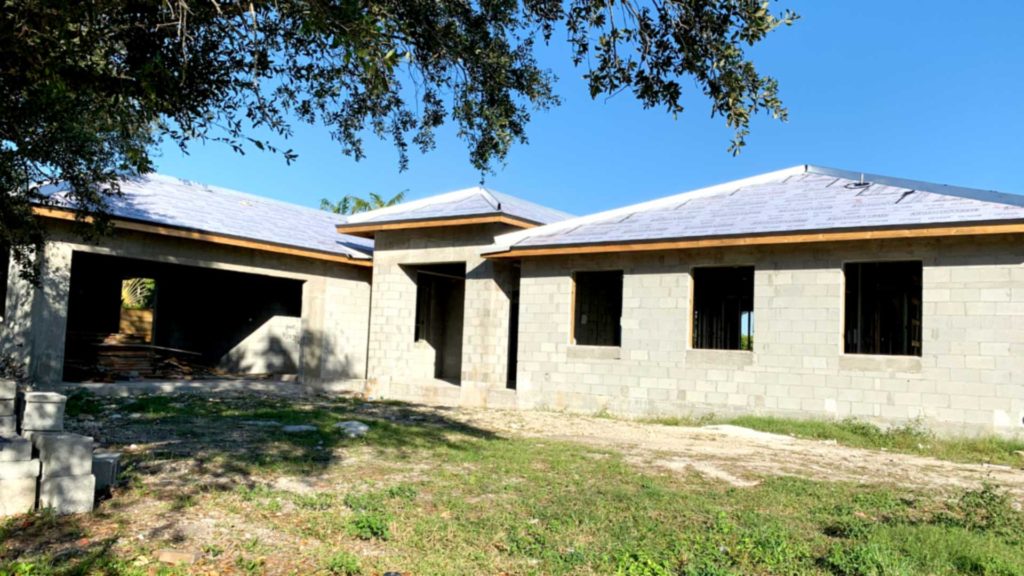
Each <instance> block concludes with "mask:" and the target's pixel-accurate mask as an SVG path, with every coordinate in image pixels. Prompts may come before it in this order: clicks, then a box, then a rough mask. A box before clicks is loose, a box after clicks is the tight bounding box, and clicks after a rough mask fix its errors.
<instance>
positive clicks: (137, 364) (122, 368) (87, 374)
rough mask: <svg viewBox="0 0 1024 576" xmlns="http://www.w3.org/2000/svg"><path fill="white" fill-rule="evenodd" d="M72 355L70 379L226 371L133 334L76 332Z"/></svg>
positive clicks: (196, 375) (174, 376) (214, 374)
mask: <svg viewBox="0 0 1024 576" xmlns="http://www.w3.org/2000/svg"><path fill="white" fill-rule="evenodd" d="M74 340H75V342H76V344H75V346H74V347H73V349H74V354H69V356H68V359H67V364H66V370H65V371H66V372H68V373H70V378H69V379H76V380H81V381H98V382H113V381H115V380H135V379H140V378H158V379H167V380H191V379H201V378H218V377H222V376H223V375H224V374H223V373H222V372H220V371H218V370H216V369H214V368H212V367H211V366H208V365H207V364H206V363H205V362H204V360H203V357H202V354H200V353H198V352H192V351H189V350H180V349H177V348H168V347H166V346H155V345H153V344H149V343H147V342H146V341H145V340H144V339H143V338H141V337H139V336H137V335H133V334H99V335H97V334H93V335H81V334H79V335H75V336H74Z"/></svg>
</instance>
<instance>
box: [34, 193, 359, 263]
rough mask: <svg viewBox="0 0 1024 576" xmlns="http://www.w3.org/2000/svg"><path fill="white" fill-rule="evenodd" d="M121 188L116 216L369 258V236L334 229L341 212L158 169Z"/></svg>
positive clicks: (115, 201) (113, 209) (114, 200)
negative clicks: (221, 186) (294, 202)
mask: <svg viewBox="0 0 1024 576" xmlns="http://www.w3.org/2000/svg"><path fill="white" fill-rule="evenodd" d="M44 192H45V190H44ZM50 192H51V193H52V195H53V197H54V198H55V199H56V200H57V201H58V205H60V204H65V205H66V203H62V202H61V201H60V197H61V193H60V192H59V191H58V190H57V189H56V188H53V189H51V190H50ZM121 192H122V193H123V196H120V197H112V198H110V199H109V205H110V212H111V214H112V215H113V216H115V217H118V218H124V219H130V220H137V221H141V222H149V223H153V224H161V225H166V226H174V227H178V228H186V229H190V230H197V231H201V232H208V233H214V234H221V235H226V236H233V237H236V238H246V239H250V240H259V241H263V242H269V243H273V244H279V245H282V246H290V247H295V248H303V249H308V250H316V251H320V252H328V253H332V254H340V255H344V256H349V257H351V258H355V259H369V258H370V257H371V254H372V253H373V242H372V241H370V240H367V239H365V238H357V237H355V236H348V235H343V234H339V233H338V231H337V229H336V227H337V226H338V224H341V223H342V222H344V221H345V218H344V217H343V216H341V215H338V214H332V213H330V212H325V211H323V210H316V209H314V208H307V207H304V206H298V205H296V204H289V203H287V202H280V201H277V200H271V199H269V198H264V197H261V196H254V195H252V194H246V193H244V192H238V191H237V190H230V189H227V188H219V187H216V186H208V185H206V184H199V183H196V182H190V181H187V180H181V179H178V178H173V177H171V176H163V175H160V174H147V175H145V176H140V177H137V178H130V179H126V180H124V181H122V182H121Z"/></svg>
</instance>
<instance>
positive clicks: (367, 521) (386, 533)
mask: <svg viewBox="0 0 1024 576" xmlns="http://www.w3.org/2000/svg"><path fill="white" fill-rule="evenodd" d="M390 523H391V516H390V515H389V514H388V513H386V512H378V511H373V512H356V513H355V515H353V516H352V518H350V519H349V521H348V533H349V535H351V536H354V537H356V538H359V539H360V540H373V539H375V538H376V539H377V540H387V539H388V538H390V537H391V530H390V528H389V526H388V525H389V524H390Z"/></svg>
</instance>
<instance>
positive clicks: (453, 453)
mask: <svg viewBox="0 0 1024 576" xmlns="http://www.w3.org/2000/svg"><path fill="white" fill-rule="evenodd" d="M93 390H94V391H96V392H103V393H110V394H112V395H121V394H118V392H119V391H118V390H117V389H116V388H109V389H107V388H93ZM122 391H123V390H122ZM146 391H147V392H150V393H155V395H151V396H145V397H134V398H133V397H121V398H118V399H116V400H115V399H98V400H97V399H87V401H86V403H87V404H90V406H87V408H88V410H87V411H82V412H81V413H80V414H78V415H77V416H73V417H69V418H68V419H67V425H68V427H69V429H71V430H74V431H76V432H81V433H85V434H89V435H92V436H94V437H95V438H96V439H97V441H98V442H100V443H101V444H102V445H103V446H104V447H106V448H109V449H114V450H118V451H121V452H123V453H124V454H125V460H126V463H127V469H126V472H125V475H124V478H123V480H124V483H123V485H122V486H120V487H118V488H117V489H115V491H114V494H113V498H111V499H110V500H107V501H105V502H102V503H101V505H100V506H99V508H98V509H97V511H96V513H94V514H92V515H82V516H75V517H69V518H59V519H53V518H51V519H47V518H46V517H45V516H39V517H34V518H33V517H25V518H24V519H21V520H19V521H18V522H17V523H15V524H8V526H7V527H6V528H2V529H0V574H3V573H4V570H3V563H4V562H5V561H6V562H10V561H24V562H29V563H31V562H37V559H39V558H50V560H47V562H50V563H52V564H53V570H52V571H47V572H24V573H26V574H37V573H38V574H41V575H50V574H65V573H67V574H70V573H83V574H85V573H91V572H88V571H83V570H80V568H81V566H83V565H84V564H85V563H87V562H91V561H92V560H90V558H91V556H90V555H96V557H97V558H98V559H99V560H97V561H104V562H115V563H118V564H117V566H119V568H118V569H117V570H108V571H106V572H96V573H105V574H109V575H116V576H136V575H142V574H146V575H152V574H165V573H166V566H164V565H162V564H161V563H160V561H159V560H158V558H159V556H160V550H162V549H172V550H176V551H183V552H187V553H189V554H195V555H196V556H197V557H199V558H200V560H199V561H198V563H197V564H196V565H193V566H189V567H187V568H184V569H182V570H180V571H176V572H173V573H175V574H181V573H189V574H218V575H224V574H265V575H268V576H269V575H277V574H282V575H285V574H311V573H334V574H345V573H346V572H345V571H344V570H341V569H340V568H337V567H335V569H329V567H327V566H326V565H325V562H326V559H329V558H330V557H331V555H332V554H335V553H337V552H338V551H346V552H347V553H351V554H354V555H355V556H356V557H358V558H360V559H361V562H362V563H363V565H364V567H366V569H365V570H364V571H363V572H362V573H363V574H368V575H369V574H382V573H384V572H385V571H387V570H388V569H391V567H399V568H403V569H407V570H412V571H411V572H408V571H407V572H402V573H403V574H405V573H408V574H416V573H419V574H449V573H464V574H470V573H485V572H486V571H484V572H481V567H491V566H502V567H503V568H507V570H505V572H507V573H509V574H532V573H538V574H539V573H574V574H575V573H579V574H601V573H609V571H610V570H608V569H607V568H608V566H607V562H606V563H605V564H601V562H604V561H605V560H602V559H604V558H606V557H607V555H608V554H609V553H610V552H609V551H610V550H613V548H614V549H616V550H617V548H615V546H618V545H619V544H618V543H619V542H620V540H621V539H622V538H634V539H636V542H640V541H641V540H642V539H643V538H646V537H651V534H655V535H656V537H653V538H654V539H655V540H656V539H657V538H659V537H661V535H663V534H672V535H678V534H679V532H680V529H679V528H678V527H679V526H684V525H685V526H690V527H691V528H693V529H694V530H696V531H697V532H700V533H701V534H703V532H701V531H702V530H704V528H702V526H703V525H702V524H699V522H698V523H697V524H694V522H695V521H696V520H695V518H698V519H699V518H701V515H702V514H704V512H701V510H703V509H702V508H700V501H701V499H702V498H703V499H710V500H705V503H706V506H708V507H709V508H708V509H714V510H719V511H720V510H721V509H722V508H730V507H735V506H739V507H741V508H742V507H743V506H750V507H752V508H751V510H754V511H755V512H756V514H769V513H768V512H764V511H763V510H762V508H763V507H765V506H776V507H777V509H776V510H774V512H772V513H774V514H776V515H777V516H776V517H775V519H774V520H773V521H776V522H778V523H780V524H779V525H782V526H791V525H792V522H793V520H792V519H789V518H788V515H790V514H792V512H793V508H792V506H789V504H779V503H777V502H776V503H775V504H772V503H771V498H772V496H771V495H773V494H774V495H775V497H780V498H781V497H783V496H780V494H783V495H784V498H786V499H787V500H786V502H789V501H790V500H791V499H793V498H799V497H802V498H804V500H802V501H801V503H800V504H799V505H798V507H799V510H801V511H802V510H804V507H806V506H807V505H808V504H809V503H810V501H815V502H817V501H818V500H826V501H827V500H829V499H833V504H834V505H835V506H838V505H839V504H842V503H843V502H847V501H848V500H849V499H850V498H852V497H853V496H851V494H852V492H851V491H859V490H861V488H859V487H850V486H851V485H844V486H845V487H840V488H836V489H837V490H839V491H840V492H837V493H832V492H829V491H830V490H832V488H831V487H830V486H831V483H828V482H826V483H808V484H807V485H809V486H814V487H815V488H814V489H815V490H819V491H820V495H819V496H814V495H810V496H808V495H806V494H804V493H803V489H800V490H798V491H797V492H799V494H800V496H794V495H792V494H788V493H786V492H785V491H786V488H785V486H786V485H793V484H787V482H797V484H796V485H799V486H802V485H801V484H799V482H801V481H791V480H789V479H781V480H773V479H772V477H773V476H774V477H779V476H794V477H799V478H806V479H810V480H826V481H830V480H831V481H852V482H854V483H858V484H860V483H863V484H868V485H886V486H885V487H884V488H880V489H879V491H880V492H885V493H888V491H889V488H888V487H889V486H894V487H897V486H902V487H906V488H908V490H894V491H893V493H899V494H902V495H904V496H906V495H907V494H909V493H911V492H915V493H927V494H928V496H927V497H928V498H931V497H932V496H936V497H937V498H939V499H944V500H946V501H953V500H955V499H956V497H957V494H958V493H962V492H963V489H964V488H972V489H973V488H977V487H979V486H981V485H982V483H983V482H984V481H986V480H987V481H989V482H991V483H993V484H996V485H998V486H999V487H1001V488H1002V489H1005V490H1008V491H1009V492H1010V496H1011V498H1012V499H1013V500H1014V502H1013V507H1014V509H1015V510H1018V511H1019V510H1020V507H1021V505H1022V504H1024V470H1020V469H1013V468H1010V467H1006V466H986V465H981V464H976V465H970V464H957V463H952V462H947V461H941V460H936V459H932V458H924V457H920V456H913V455H906V454H896V453H886V452H882V451H874V450H862V449H856V448H848V447H844V446H839V445H836V444H835V443H834V442H828V441H812V440H802V439H797V438H792V437H789V436H780V435H775V434H767V433H763V432H758V431H754V430H749V429H745V428H738V427H734V426H721V425H720V426H705V427H701V428H697V427H681V426H665V425H659V424H651V423H644V422H634V421H626V420H618V419H612V418H605V417H593V416H582V415H574V414H565V413H555V412H517V411H497V410H477V409H473V410H470V409H453V408H443V407H429V406H421V405H409V404H397V403H387V402H364V401H362V400H361V399H358V398H347V399H337V398H333V399H329V398H324V397H317V396H308V395H304V394H302V388H301V387H299V386H297V385H294V384H292V385H281V386H278V387H274V386H263V387H261V388H259V389H258V390H257V389H253V388H245V389H240V388H239V387H238V386H236V385H234V384H232V385H231V386H227V385H225V386H213V387H211V389H207V390H206V391H202V393H201V394H200V395H195V393H198V392H200V389H199V388H198V387H197V386H191V387H190V388H189V389H188V392H189V393H188V394H182V393H181V392H182V389H181V388H180V387H176V386H171V387H169V388H164V387H159V386H147V387H146ZM350 419H356V420H360V421H364V422H367V423H370V424H371V432H370V435H369V436H368V437H367V438H365V439H349V438H346V437H345V436H344V435H343V434H341V433H340V432H338V431H337V430H336V428H335V425H336V424H337V422H339V421H345V420H350ZM284 424H289V425H313V426H314V427H315V430H316V431H313V432H308V433H299V434H289V433H287V432H285V431H284V428H283V426H282V425H284ZM495 438H510V439H511V438H527V439H530V441H529V442H490V440H493V439H495ZM535 440H539V441H535ZM545 440H551V442H545ZM566 441H568V442H574V443H580V444H583V445H585V446H590V447H593V448H594V449H591V448H586V449H578V447H577V449H575V451H574V448H573V447H571V446H568V445H565V444H562V442H566ZM616 452H618V453H621V454H623V455H624V460H625V462H626V464H627V465H626V466H622V465H621V462H620V461H619V460H618V459H617V458H614V457H611V458H609V456H610V455H612V454H614V453H616ZM567 454H568V459H566V457H567V456H566V455H567ZM579 457H585V458H584V459H583V460H580V459H579ZM574 458H577V459H575V460H574ZM588 462H591V463H592V464H591V463H588ZM599 462H608V463H609V464H607V465H604V466H603V467H602V465H601V464H600V463H599ZM631 465H632V466H631ZM622 469H625V470H627V471H628V472H625V473H623V472H621V470H622ZM637 469H640V470H642V471H645V472H646V471H655V472H658V473H656V474H644V475H643V476H644V478H646V479H643V480H638V479H637V478H635V477H630V476H629V474H634V473H635V471H636V470H637ZM581 471H582V472H581ZM587 471H589V472H587ZM581 474H582V476H579V475H581ZM588 474H591V475H589V476H588ZM698 475H699V476H702V477H703V478H704V479H701V478H698ZM651 478H655V479H658V480H657V481H656V482H655V483H654V484H650V485H649V484H648V482H649V480H648V479H651ZM662 479H664V482H665V483H662ZM705 479H706V480H705ZM607 482H610V483H611V484H610V485H609V484H607ZM396 486H397V487H402V486H405V487H406V488H408V487H412V488H413V490H414V491H415V492H417V493H418V494H419V496H418V497H412V498H411V499H410V500H408V501H400V500H395V499H394V498H400V497H397V496H396V497H381V498H392V499H391V500H387V502H386V505H387V506H391V507H393V508H394V510H393V512H394V514H395V516H394V518H393V521H391V522H390V524H389V526H390V527H391V530H392V531H393V538H392V539H390V540H387V539H383V540H381V539H369V540H368V539H365V538H357V537H354V536H352V534H351V533H349V528H350V524H349V522H350V520H351V519H352V518H353V517H354V516H355V515H357V514H356V509H355V508H354V507H353V505H351V504H350V503H349V502H348V500H347V497H348V496H349V495H351V494H356V495H358V494H367V493H371V492H374V491H376V492H375V493H377V494H381V493H382V492H380V490H382V489H386V488H387V487H396ZM595 486H597V487H600V488H605V489H607V490H605V491H604V492H601V491H600V490H598V491H599V492H600V493H601V495H602V496H601V498H603V500H600V501H592V502H591V506H590V509H589V510H588V513H589V516H584V517H585V518H586V520H580V519H579V518H577V520H579V524H578V525H574V526H571V527H569V528H565V527H564V526H563V527H562V528H564V529H565V532H564V533H563V532H559V530H560V529H562V528H559V527H560V526H561V524H559V523H558V522H557V521H554V520H549V521H548V522H547V523H541V520H538V518H544V517H546V516H545V514H548V515H551V516H552V517H554V518H561V517H562V516H564V514H565V513H566V512H567V509H566V506H567V504H566V503H569V504H568V506H569V507H571V506H573V504H571V503H572V502H579V501H581V500H582V499H583V498H584V496H582V495H583V494H584V493H586V494H587V495H588V496H587V497H590V496H592V495H593V494H594V491H593V490H594V489H595ZM652 486H655V487H656V486H663V488H660V489H655V490H653V491H651V490H650V488H651V487H652ZM667 486H672V488H667ZM725 486H735V487H738V488H739V489H738V490H737V491H735V493H733V492H734V491H731V490H722V487H725ZM780 486H782V487H781V488H780ZM659 490H689V492H685V493H686V494H687V496H688V497H687V498H674V499H671V500H670V501H665V500H658V498H660V496H658V495H659V494H662V495H664V494H668V492H659ZM558 491H560V492H558ZM715 492H721V493H726V492H727V493H729V494H728V495H722V494H719V496H715V495H714V494H713V493H715ZM680 493H682V492H680ZM623 494H626V495H629V496H628V498H629V502H630V505H632V506H639V509H640V510H641V511H642V510H647V509H648V508H649V507H654V508H656V509H657V510H658V514H653V515H652V514H648V513H639V514H637V515H635V517H633V516H630V514H629V512H627V511H624V510H622V509H621V506H622V505H623V502H624V500H623V496H622V495H623ZM816 494H817V493H816ZM552 495H554V496H552ZM766 495H767V496H766ZM947 496H948V497H949V498H946V497H947ZM645 498H647V500H645ZM715 498H720V499H719V500H714V499H715ZM916 498H917V497H916V496H913V495H912V494H911V495H910V496H908V497H906V498H904V499H902V500H901V499H897V500H894V501H897V502H903V503H904V504H899V505H900V506H904V505H906V506H909V504H905V502H914V501H916V500H915V499H916ZM480 502H488V503H489V504H490V505H489V506H488V507H484V508H480V507H479V506H478V504H479V503H480ZM744 502H746V504H744ZM922 502H924V501H923V500H922ZM685 503H689V504H686V505H692V506H693V507H694V510H690V511H689V512H687V511H686V510H683V509H682V508H679V507H683V508H685V506H684V505H683V504H685ZM645 506H646V507H648V508H645ZM922 506H924V508H923V510H924V511H923V512H919V511H915V512H914V514H931V513H932V512H930V511H929V510H930V509H929V508H928V506H931V504H922ZM673 507H675V508H673ZM549 508H550V509H549ZM676 508H679V509H676ZM484 510H486V511H484ZM830 510H831V509H830ZM851 510H852V509H851ZM552 511H554V512H552ZM705 512H706V510H705ZM752 513H753V512H752ZM829 513H830V514H831V512H829ZM851 513H860V512H859V511H857V512H851ZM624 517H630V518H629V521H630V522H635V523H637V524H636V525H633V524H629V525H630V526H632V528H631V529H629V530H625V529H623V527H622V526H623V525H624V524H622V523H623V522H624V520H623V518H624ZM737 517H738V518H741V519H742V518H746V516H742V515H741V516H737ZM751 518H754V520H752V522H753V524H752V525H751V526H753V527H752V528H751V529H752V530H753V529H755V528H756V529H761V528H758V527H763V526H762V525H763V522H762V520H759V519H758V518H761V517H760V516H758V517H751ZM914 518H917V516H915V517H914ZM915 521H917V520H915ZM787 529H789V528H787ZM806 529H807V528H806V527H801V528H792V530H794V532H793V534H791V535H789V536H787V538H789V540H786V541H785V542H783V544H786V545H787V546H788V545H789V544H787V542H795V543H800V542H803V541H804V540H803V539H804V538H806V537H807V534H805V533H804V532H802V530H806ZM3 530H6V535H9V536H10V537H9V538H7V540H6V541H5V532H4V531H3ZM474 530H475V531H476V532H473V531H474ZM587 530H589V531H590V532H586V531H587ZM448 531H451V532H448ZM580 531H583V532H582V535H579V534H578V533H580ZM617 531H619V532H617ZM526 534H533V535H534V536H531V538H539V540H537V543H538V544H537V546H539V547H537V548H536V549H534V548H532V547H531V546H532V545H528V544H524V541H523V540H522V538H525V537H526V536H524V535H526ZM787 534H788V533H787ZM645 535H646V536H645ZM819 538H820V537H819ZM828 538H831V536H829V537H828ZM545 539H547V540H545ZM636 542H634V544H635V545H638V544H636ZM542 544H543V545H542ZM584 544H585V545H587V546H590V547H593V549H594V550H593V551H592V556H587V557H586V559H585V561H584V560H580V561H581V562H584V563H583V564H580V566H576V565H571V566H570V565H562V564H559V562H562V560H560V559H559V558H561V556H558V557H557V558H555V559H554V560H552V557H544V555H543V554H542V551H544V550H561V549H562V548H565V547H566V546H569V547H570V548H571V547H574V546H576V545H584ZM645 545H646V544H645ZM800 545H801V546H802V545H804V544H800ZM985 545H986V546H987V545H988V544H985ZM979 546H980V544H979ZM566 549H568V548H566ZM573 549H575V548H573ZM439 550H440V551H441V552H440V553H436V552H438V551H439ZM714 550H717V548H715V549H714ZM984 550H988V549H987V548H986V549H984ZM984 550H983V551H982V552H984ZM982 552H979V554H982ZM819 553H821V552H819ZM984 553H986V554H987V553H988V552H984ZM559 554H561V552H560V553H559ZM1008 554H1009V553H1008ZM545 558H546V559H545ZM581 558H583V557H581ZM456 561H458V562H462V568H461V569H450V567H449V566H448V563H451V562H456ZM538 562H541V563H542V564H537V563H538ZM543 562H548V563H547V564H544V563H543ZM76 566H77V567H76ZM573 566H576V567H575V568H574V567H573ZM584 566H585V568H583V567H584ZM597 566H600V567H601V568H600V569H598V568H596V567H597ZM73 567H74V569H72V568H73ZM16 568H17V567H16ZM75 570H79V571H77V572H76V571H75ZM805 572H806V573H821V572H822V570H819V569H817V568H815V569H812V570H810V571H809V572H807V571H805ZM14 573H17V574H21V573H22V572H18V571H17V569H16V570H15V572H14ZM772 573H776V572H775V571H772ZM936 573H939V572H936Z"/></svg>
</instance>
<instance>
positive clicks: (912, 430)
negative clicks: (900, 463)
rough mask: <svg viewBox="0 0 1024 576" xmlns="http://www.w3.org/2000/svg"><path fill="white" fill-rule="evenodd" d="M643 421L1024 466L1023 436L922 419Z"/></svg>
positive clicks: (704, 418) (708, 418)
mask: <svg viewBox="0 0 1024 576" xmlns="http://www.w3.org/2000/svg"><path fill="white" fill-rule="evenodd" d="M643 421H644V422H648V423H652V424H664V425H668V426H706V425H709V424H732V425H734V426H743V427H744V428H751V429H753V430H760V431H762V432H771V433H773V434H786V435H791V436H796V437H798V438H809V439H814V440H835V441H836V442H837V443H839V444H842V445H844V446H853V447H855V448H870V449H875V450H890V451H893V452H902V453H907V454H920V455H924V456H932V457H934V458H940V459H943V460H950V461H953V462H967V463H981V462H987V463H992V464H1005V465H1009V466H1024V457H1022V456H1021V454H1020V453H1021V452H1022V451H1024V440H1015V439H1009V438H1002V437H999V436H978V437H966V436H964V437H942V436H937V435H935V434H933V433H932V432H931V431H929V430H928V429H927V428H925V427H924V426H923V425H921V424H920V423H917V422H912V423H909V424H906V425H903V426H896V427H892V428H889V429H885V430H883V429H882V428H880V427H878V426H876V425H874V424H872V423H870V422H865V421H863V420H857V419H854V418H847V419H845V420H814V419H807V420H804V419H797V418H779V417H775V416H736V417H732V418H720V417H716V416H715V415H713V414H707V415H703V416H686V417H669V418H656V419H646V420H643Z"/></svg>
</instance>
